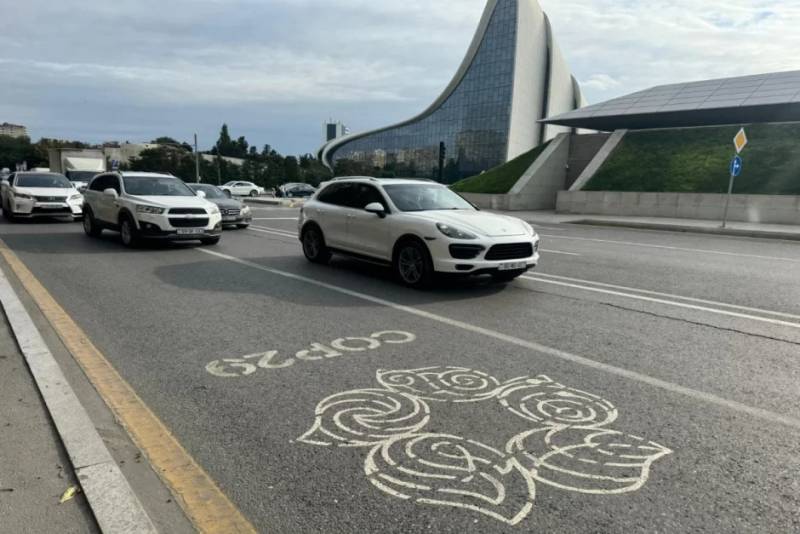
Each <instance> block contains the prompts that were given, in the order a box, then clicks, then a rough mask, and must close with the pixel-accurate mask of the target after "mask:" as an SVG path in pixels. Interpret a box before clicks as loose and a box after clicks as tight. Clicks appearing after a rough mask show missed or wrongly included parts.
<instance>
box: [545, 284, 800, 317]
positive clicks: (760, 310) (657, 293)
mask: <svg viewBox="0 0 800 534" xmlns="http://www.w3.org/2000/svg"><path fill="white" fill-rule="evenodd" d="M531 276H542V277H544V278H553V279H556V280H564V281H567V282H576V283H579V284H589V285H593V286H600V287H608V288H611V289H621V290H623V291H634V292H636V293H643V294H645V295H654V296H657V297H667V298H674V299H679V300H685V301H688V302H697V303H699V304H708V305H711V306H722V307H724V308H732V309H736V310H742V311H748V312H752V313H763V314H765V315H774V316H776V317H784V318H786V319H795V320H797V321H800V315H794V314H791V313H784V312H778V311H772V310H765V309H763V308H751V307H749V306H740V305H738V304H728V303H726V302H717V301H714V300H706V299H699V298H695V297H684V296H682V295H674V294H672V293H662V292H660V291H651V290H648V289H639V288H635V287H627V286H618V285H615V284H606V283H603V282H595V281H593V280H583V279H580V278H570V277H568V276H557V275H554V274H545V273H541V272H537V273H536V274H534V275H531Z"/></svg>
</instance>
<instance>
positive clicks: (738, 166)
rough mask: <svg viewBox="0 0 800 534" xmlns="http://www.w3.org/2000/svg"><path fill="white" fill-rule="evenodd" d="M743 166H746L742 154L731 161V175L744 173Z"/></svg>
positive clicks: (735, 175)
mask: <svg viewBox="0 0 800 534" xmlns="http://www.w3.org/2000/svg"><path fill="white" fill-rule="evenodd" d="M742 167H744V161H742V158H741V157H740V156H736V157H735V158H733V161H731V176H734V177H738V176H739V175H740V174H742Z"/></svg>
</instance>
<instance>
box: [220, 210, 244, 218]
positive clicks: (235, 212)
mask: <svg viewBox="0 0 800 534" xmlns="http://www.w3.org/2000/svg"><path fill="white" fill-rule="evenodd" d="M241 212H242V210H237V209H232V210H224V209H220V210H219V213H220V215H222V216H223V217H225V216H231V215H239V214H240V213H241Z"/></svg>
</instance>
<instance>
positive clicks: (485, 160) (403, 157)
mask: <svg viewBox="0 0 800 534" xmlns="http://www.w3.org/2000/svg"><path fill="white" fill-rule="evenodd" d="M517 9H518V8H517V0H499V1H498V2H497V5H496V7H495V9H494V12H493V13H492V15H491V18H490V21H489V24H488V26H487V29H486V33H485V35H484V38H483V42H482V43H481V45H480V47H479V49H478V51H477V53H476V55H475V57H474V59H473V62H472V64H471V66H470V67H469V69H468V70H467V72H466V74H465V75H464V77H463V79H462V80H461V82H460V84H459V85H458V86H457V87H456V88H455V90H454V91H453V92H452V93H451V94H450V96H449V97H448V98H447V99H446V100H445V101H444V103H442V105H441V106H440V107H439V108H438V109H436V110H435V111H433V112H432V113H431V114H430V115H428V116H426V117H424V118H422V119H420V120H418V121H416V122H414V123H411V124H408V125H405V126H399V127H397V128H392V129H389V130H386V131H383V132H376V133H373V134H368V135H366V136H365V137H362V138H359V139H354V140H353V141H350V142H346V143H344V144H342V145H341V146H339V147H337V148H335V149H333V150H332V152H331V154H330V155H329V159H330V161H331V162H332V163H333V164H334V165H336V162H337V161H339V160H342V159H346V160H351V161H354V162H359V163H362V164H364V167H372V168H377V169H379V170H380V171H381V172H383V173H385V174H395V175H397V176H419V177H428V178H438V176H439V161H440V150H441V149H440V147H443V148H444V154H445V157H444V165H443V167H444V169H443V170H444V172H443V178H444V180H445V181H447V182H452V181H456V180H459V179H461V178H464V177H467V176H472V175H475V174H479V173H481V172H482V171H485V170H488V169H490V168H492V167H495V166H497V165H501V164H503V163H505V161H506V156H507V153H508V135H509V130H510V121H511V101H512V96H513V95H512V91H513V85H514V58H515V52H516V50H515V45H516V38H517Z"/></svg>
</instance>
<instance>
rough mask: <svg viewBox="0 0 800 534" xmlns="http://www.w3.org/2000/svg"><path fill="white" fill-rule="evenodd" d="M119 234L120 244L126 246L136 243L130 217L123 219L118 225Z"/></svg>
mask: <svg viewBox="0 0 800 534" xmlns="http://www.w3.org/2000/svg"><path fill="white" fill-rule="evenodd" d="M119 234H120V237H121V238H122V244H123V245H125V246H126V247H132V246H133V245H134V244H135V243H136V236H135V235H134V229H133V224H132V223H131V221H130V219H127V218H125V219H123V220H122V224H120V227H119Z"/></svg>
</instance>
